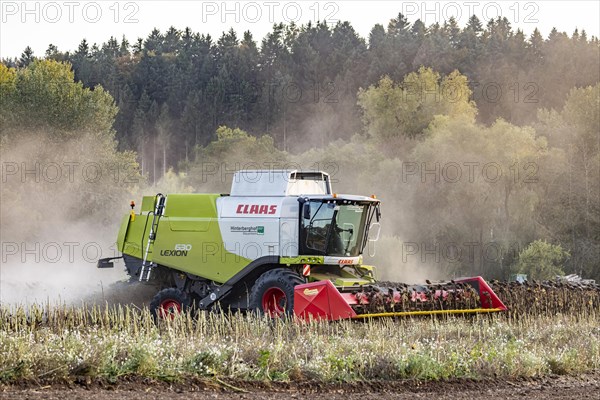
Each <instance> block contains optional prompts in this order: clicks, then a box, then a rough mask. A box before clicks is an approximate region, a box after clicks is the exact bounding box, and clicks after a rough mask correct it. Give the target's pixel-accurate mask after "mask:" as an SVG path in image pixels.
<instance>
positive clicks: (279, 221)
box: [98, 170, 506, 320]
mask: <svg viewBox="0 0 600 400" xmlns="http://www.w3.org/2000/svg"><path fill="white" fill-rule="evenodd" d="M379 206H380V202H379V200H377V199H376V198H375V196H371V197H364V196H355V195H341V194H340V195H338V194H335V193H333V191H332V189H331V182H330V179H329V175H328V174H326V173H324V172H301V171H289V170H270V171H239V172H237V173H236V174H235V175H234V177H233V184H232V188H231V194H230V195H221V194H169V195H162V194H157V195H156V196H154V197H153V196H148V197H144V198H143V201H142V206H141V210H140V212H139V213H136V212H135V204H134V203H133V202H132V203H131V213H130V214H128V215H126V216H125V217H124V219H123V221H122V224H121V228H120V229H119V233H118V236H117V246H118V250H119V251H120V252H122V254H123V255H122V258H123V260H124V262H125V266H126V269H127V272H128V274H129V276H130V277H131V280H139V281H141V282H150V283H154V284H155V285H156V286H157V287H158V288H160V290H159V291H158V293H157V294H156V296H154V298H153V299H152V301H151V303H150V309H151V311H152V313H153V315H154V316H155V317H158V318H165V317H168V316H169V315H170V314H174V313H178V312H181V311H183V310H185V309H186V308H188V307H191V306H192V305H193V306H195V307H197V308H199V309H202V310H206V309H211V308H214V307H217V306H219V307H221V308H224V309H237V310H258V311H260V312H262V313H264V314H267V315H270V316H272V317H277V316H282V315H284V314H285V315H292V314H295V315H296V316H297V317H299V318H303V319H326V320H338V319H345V318H356V319H358V318H367V317H379V316H404V315H420V314H452V313H454V314H456V313H460V314H464V313H480V312H485V313H489V312H496V311H503V310H506V307H505V305H504V304H503V303H502V301H500V299H499V298H498V297H497V296H496V295H495V294H494V292H493V291H492V289H491V288H490V286H488V284H487V283H486V282H485V281H484V280H483V279H482V278H481V277H474V278H465V279H459V280H455V281H451V282H446V283H436V284H428V285H412V286H411V285H405V284H392V285H391V286H390V285H387V286H385V287H383V286H382V285H378V283H377V282H376V280H375V268H374V267H373V266H369V265H364V264H363V257H362V254H363V250H364V249H365V247H366V246H367V244H368V243H369V242H370V241H371V242H373V241H376V240H377V239H378V236H379V229H380V225H379V219H380V217H381V213H380V207H379ZM116 258H121V257H116ZM116 258H105V259H101V260H99V261H98V267H99V268H111V267H113V262H112V261H113V260H114V259H116Z"/></svg>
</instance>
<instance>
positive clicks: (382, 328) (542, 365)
mask: <svg viewBox="0 0 600 400" xmlns="http://www.w3.org/2000/svg"><path fill="white" fill-rule="evenodd" d="M0 353H1V354H3V357H2V359H0V384H1V385H3V390H2V391H0V393H1V396H2V397H3V398H11V396H18V395H19V394H21V395H25V392H26V393H27V396H26V397H28V398H52V393H60V390H58V392H56V390H57V389H55V388H56V385H59V386H60V387H62V388H63V389H64V388H71V389H69V390H70V393H71V394H72V395H74V396H75V395H77V390H84V389H81V388H95V389H96V390H92V391H91V392H86V393H87V394H86V395H84V396H83V397H82V398H88V397H89V395H91V394H92V393H96V392H98V393H97V395H98V396H100V397H97V398H102V396H103V394H102V393H104V394H106V395H109V394H110V393H111V392H107V391H105V390H100V388H110V389H113V390H114V389H119V388H132V387H134V388H135V389H136V390H138V391H139V389H140V387H141V388H144V389H147V390H151V391H152V392H153V393H154V395H153V396H154V397H157V398H160V396H161V393H162V394H163V395H165V396H167V394H168V393H171V391H172V390H175V389H176V390H179V391H181V390H186V391H189V390H192V389H193V388H196V389H197V390H199V392H197V393H196V394H194V396H202V394H203V393H204V394H206V393H207V391H208V393H212V394H214V395H215V396H217V397H219V396H234V398H243V397H239V396H243V393H242V394H239V393H237V392H238V391H242V392H246V391H251V392H252V393H255V394H256V395H257V396H262V397H264V398H283V397H278V396H279V395H281V396H283V395H284V394H285V393H287V395H289V394H290V393H301V392H302V390H304V391H307V390H308V391H309V392H310V391H322V390H325V391H328V392H330V393H332V395H333V398H336V397H335V396H337V395H339V396H340V398H342V397H344V398H347V396H345V395H342V394H340V393H344V391H345V392H348V393H353V392H362V391H366V392H367V393H371V392H381V393H382V394H383V395H384V396H383V398H386V397H385V396H388V395H389V396H392V393H393V394H394V396H396V395H397V396H401V395H402V393H413V392H414V393H429V392H432V393H433V392H437V393H445V392H446V389H448V390H450V391H451V392H452V391H454V392H456V393H458V394H460V393H462V392H465V391H466V392H468V391H469V390H471V389H473V390H475V391H480V389H481V388H479V386H478V385H483V388H484V389H485V390H492V391H495V392H494V393H496V392H497V394H499V395H501V394H502V393H503V391H506V393H518V392H519V390H520V391H521V392H522V391H523V390H525V391H526V390H534V389H531V387H532V385H533V387H538V388H541V389H540V390H541V391H542V392H540V393H541V394H543V390H544V388H551V387H554V386H556V385H558V386H560V387H562V389H563V390H566V391H567V392H568V393H570V392H569V391H573V390H574V391H575V392H573V393H572V394H573V396H575V395H576V394H577V395H578V396H579V397H580V398H585V395H586V393H590V394H593V393H595V392H597V389H598V371H600V314H598V313H597V312H596V310H594V309H587V310H582V311H581V312H579V313H577V314H571V315H567V314H552V313H550V312H548V313H539V314H538V315H522V316H516V315H510V314H502V315H486V316H481V315H478V316H472V317H465V318H462V317H458V318H455V317H451V318H447V317H445V318H440V317H436V318H412V319H407V318H404V319H373V320H368V321H365V322H356V321H339V322H334V323H328V322H314V321H313V322H294V321H290V320H287V321H286V320H277V321H271V320H269V319H266V318H262V317H258V316H255V315H242V314H232V315H226V314H222V313H199V314H197V315H192V314H183V315H180V316H177V317H176V318H175V319H174V320H173V321H162V322H160V323H159V324H158V325H157V324H155V323H154V321H153V320H152V317H151V316H150V313H149V312H148V311H147V310H142V309H138V308H137V307H135V306H88V307H85V306H82V307H67V306H51V305H48V304H46V305H43V306H31V307H29V309H28V310H25V309H24V308H15V307H12V308H6V307H3V308H0ZM577 376H579V377H577ZM581 376H587V378H586V379H582V378H581ZM547 377H553V379H551V380H550V381H548V382H549V383H546V384H544V383H540V382H541V380H543V379H545V378H547ZM557 377H560V378H562V379H563V380H560V379H559V378H557ZM557 379H559V380H557ZM452 382H454V383H452ZM478 382H479V383H478ZM482 382H483V384H482ZM485 382H487V383H485ZM498 382H508V383H505V384H498ZM511 382H512V383H511ZM532 382H533V383H532ZM565 382H567V383H565ZM573 382H575V383H573ZM348 384H350V385H348ZM421 385H424V386H421ZM507 385H508V386H507ZM536 385H537V386H536ZM561 385H562V386H561ZM23 388H25V389H26V390H25V392H23ZM39 388H42V390H41V391H40V389H39ZM72 388H76V389H75V390H73V389H72ZM77 388H78V389H77ZM173 388H175V389H173ZM274 388H275V389H277V388H279V389H278V390H280V391H281V390H282V391H283V394H282V393H280V394H278V391H277V390H276V391H273V389H274ZM286 388H287V389H286ZM494 388H495V389H494ZM519 388H520V389H519ZM590 388H591V389H593V390H591V391H589V390H588V389H590ZM594 388H595V389H594ZM267 389H268V390H269V391H268V392H265V390H267ZM513 389H514V390H513ZM517 389H518V390H517ZM579 389H581V391H580V392H581V393H580V392H579ZM44 390H45V391H44ZM49 390H50V391H49ZM52 390H55V392H52ZM61 390H62V389H61ZM122 390H126V389H122ZM220 390H226V391H227V392H229V394H223V393H221V392H220ZM286 390H287V391H286ZM339 390H342V392H339ZM142 392H143V391H142ZM466 392H465V393H466ZM567 392H565V393H567ZM236 393H237V394H236ZM336 393H337V394H336ZM386 393H387V394H386ZM532 393H534V394H535V390H534V392H532ZM561 393H562V392H561ZM113 394H116V392H113ZM36 396H38V397H36ZM39 396H41V397H39ZM56 396H58V397H60V395H59V394H57V395H56ZM190 396H191V392H190ZM235 396H238V397H235ZM534 397H535V396H534ZM165 398H166V397H165ZM198 398H201V397H198ZM441 398H444V397H441ZM459 398H460V397H459ZM465 398H468V397H465ZM540 398H544V397H543V396H542V397H540ZM565 398H570V397H565ZM590 398H593V397H590Z"/></svg>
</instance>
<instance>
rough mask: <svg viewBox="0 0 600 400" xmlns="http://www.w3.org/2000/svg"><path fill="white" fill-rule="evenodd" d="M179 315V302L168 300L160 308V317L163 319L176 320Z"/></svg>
mask: <svg viewBox="0 0 600 400" xmlns="http://www.w3.org/2000/svg"><path fill="white" fill-rule="evenodd" d="M179 313H181V303H180V302H178V301H177V300H173V299H166V300H163V301H162V303H160V306H158V315H159V316H160V317H161V318H162V319H174V318H175V315H177V314H179Z"/></svg>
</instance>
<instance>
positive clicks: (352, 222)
mask: <svg viewBox="0 0 600 400" xmlns="http://www.w3.org/2000/svg"><path fill="white" fill-rule="evenodd" d="M307 204H309V206H310V215H307V214H305V215H303V216H302V236H301V237H303V238H304V243H303V244H304V247H305V249H304V250H305V251H306V254H319V255H328V256H336V257H355V256H358V255H360V254H361V253H362V248H363V244H364V240H363V239H364V234H365V221H366V220H367V214H368V209H369V205H368V204H360V203H341V202H339V203H338V202H321V201H309V202H308V203H307ZM307 217H309V218H307Z"/></svg>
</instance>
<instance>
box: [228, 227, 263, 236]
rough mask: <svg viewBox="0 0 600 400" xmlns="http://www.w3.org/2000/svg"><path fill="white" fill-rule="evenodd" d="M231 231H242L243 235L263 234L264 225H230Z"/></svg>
mask: <svg viewBox="0 0 600 400" xmlns="http://www.w3.org/2000/svg"><path fill="white" fill-rule="evenodd" d="M231 232H232V233H242V234H244V235H264V234H265V227H264V226H232V227H231Z"/></svg>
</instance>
